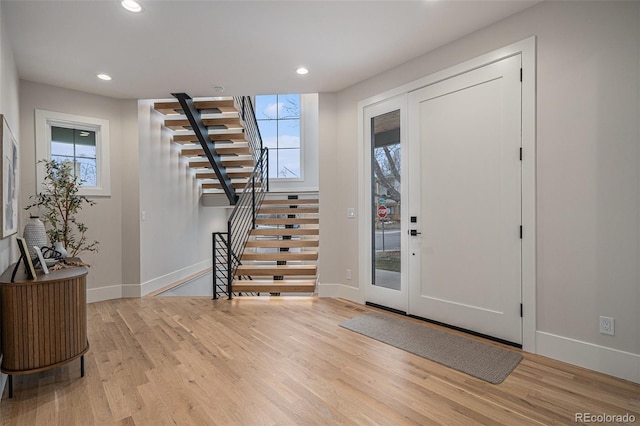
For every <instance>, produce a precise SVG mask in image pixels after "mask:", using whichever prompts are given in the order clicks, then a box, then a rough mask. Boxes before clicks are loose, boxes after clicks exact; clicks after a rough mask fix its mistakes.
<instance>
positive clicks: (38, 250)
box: [33, 246, 49, 275]
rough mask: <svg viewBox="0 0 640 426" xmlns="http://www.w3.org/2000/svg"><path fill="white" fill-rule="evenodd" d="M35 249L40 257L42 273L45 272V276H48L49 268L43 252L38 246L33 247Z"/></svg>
mask: <svg viewBox="0 0 640 426" xmlns="http://www.w3.org/2000/svg"><path fill="white" fill-rule="evenodd" d="M33 249H34V250H35V252H36V254H37V255H38V261H39V262H40V269H42V272H44V274H45V275H47V274H48V273H49V268H48V267H47V262H46V261H45V260H44V256H43V255H42V250H40V247H38V246H33Z"/></svg>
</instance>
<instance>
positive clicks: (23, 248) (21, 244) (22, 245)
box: [16, 237, 36, 280]
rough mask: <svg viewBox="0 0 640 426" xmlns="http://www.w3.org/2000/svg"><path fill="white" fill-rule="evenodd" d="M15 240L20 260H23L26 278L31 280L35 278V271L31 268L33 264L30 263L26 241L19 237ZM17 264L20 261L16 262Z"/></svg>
mask: <svg viewBox="0 0 640 426" xmlns="http://www.w3.org/2000/svg"><path fill="white" fill-rule="evenodd" d="M16 240H17V241H18V249H20V255H21V259H23V260H24V266H25V268H26V269H27V278H29V279H30V280H32V279H34V278H35V277H36V270H35V269H34V268H33V262H32V261H31V256H29V247H28V246H27V241H26V240H25V239H24V238H21V237H16ZM18 263H20V261H18Z"/></svg>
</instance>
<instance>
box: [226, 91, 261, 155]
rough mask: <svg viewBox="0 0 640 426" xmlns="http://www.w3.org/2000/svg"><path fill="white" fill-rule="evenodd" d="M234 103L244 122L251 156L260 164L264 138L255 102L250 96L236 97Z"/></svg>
mask: <svg viewBox="0 0 640 426" xmlns="http://www.w3.org/2000/svg"><path fill="white" fill-rule="evenodd" d="M233 103H234V106H235V108H236V110H238V112H239V113H240V119H241V120H242V122H243V127H244V134H245V138H246V139H247V141H248V142H249V146H250V147H251V154H252V155H253V159H254V161H255V162H256V164H257V162H258V159H259V157H260V155H261V152H262V148H263V146H262V136H261V135H260V128H259V127H258V122H257V120H256V113H255V110H254V108H253V102H252V101H251V97H249V96H234V97H233Z"/></svg>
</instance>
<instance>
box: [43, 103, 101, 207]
mask: <svg viewBox="0 0 640 426" xmlns="http://www.w3.org/2000/svg"><path fill="white" fill-rule="evenodd" d="M36 157H37V160H38V161H41V160H47V161H49V160H55V161H58V162H64V161H69V162H71V163H72V164H73V170H74V173H75V175H76V176H77V177H78V178H79V179H80V181H81V182H82V186H81V188H80V191H79V193H80V195H86V196H109V195H111V193H110V190H111V185H110V173H109V121H108V120H103V119H99V118H91V117H82V116H78V115H72V114H64V113H59V112H53V111H45V110H36ZM36 174H37V178H38V182H42V181H43V178H44V175H45V168H44V164H43V163H41V162H39V163H38V165H37V169H36Z"/></svg>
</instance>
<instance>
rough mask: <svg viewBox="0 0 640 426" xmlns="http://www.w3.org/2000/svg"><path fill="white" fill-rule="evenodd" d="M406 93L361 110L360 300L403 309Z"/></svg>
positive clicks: (404, 285)
mask: <svg viewBox="0 0 640 426" xmlns="http://www.w3.org/2000/svg"><path fill="white" fill-rule="evenodd" d="M405 105H406V95H401V96H396V97H394V98H391V99H387V100H385V101H382V102H379V103H376V104H373V105H369V106H367V107H366V108H365V110H364V127H365V128H364V134H365V138H364V140H365V151H366V155H365V158H366V160H365V162H366V163H368V167H365V169H366V170H367V171H368V173H367V174H368V179H367V180H368V182H369V191H367V192H368V194H367V197H366V198H367V202H366V205H367V208H366V213H365V214H366V217H367V220H366V221H367V224H368V225H367V229H368V234H369V239H368V241H369V245H368V250H367V252H368V254H369V262H367V263H368V264H369V265H370V268H369V270H368V274H367V276H368V284H367V286H366V301H367V302H369V303H374V304H376V305H380V306H384V307H387V308H392V309H396V310H399V311H402V312H406V311H407V273H406V271H407V259H406V250H405V247H406V245H407V244H408V238H407V230H406V222H407V221H406V212H405V209H404V200H403V193H404V192H405V191H406V186H407V185H406V175H405V169H406V166H405V163H406V158H405V155H404V154H403V150H404V146H405V144H406V142H405V137H404V133H405V129H404V123H405V117H404V116H405V109H406V108H405Z"/></svg>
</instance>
